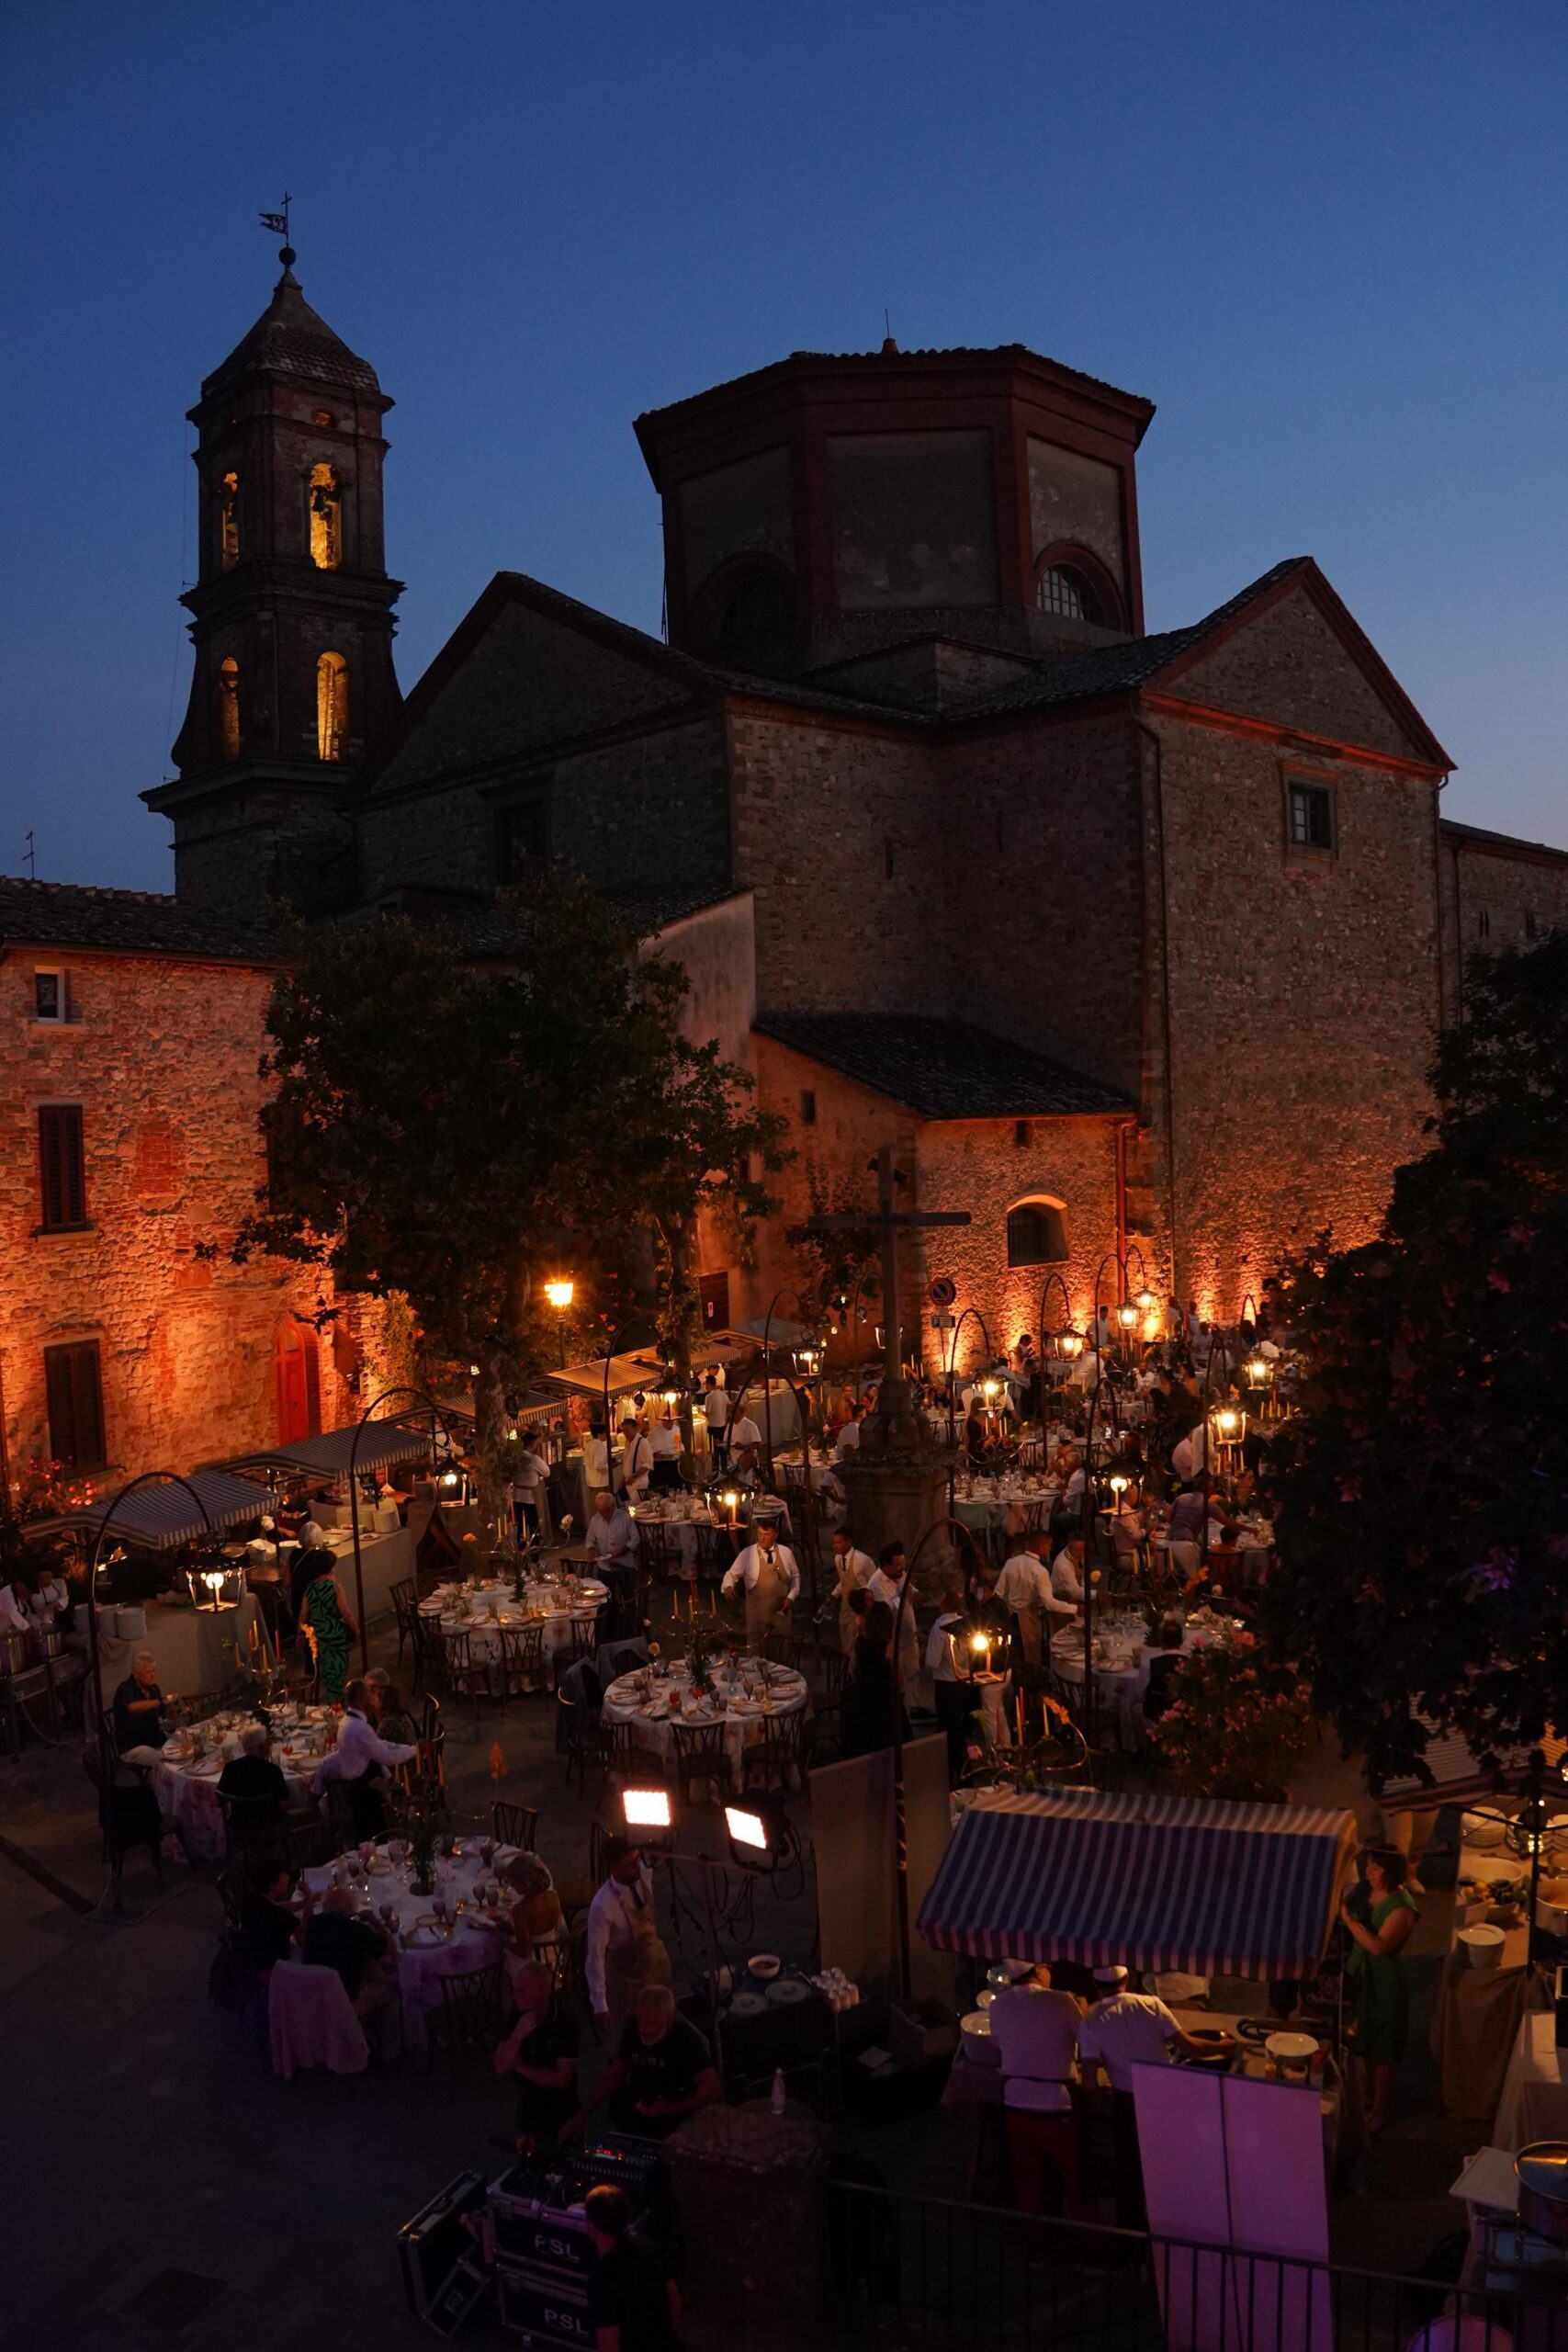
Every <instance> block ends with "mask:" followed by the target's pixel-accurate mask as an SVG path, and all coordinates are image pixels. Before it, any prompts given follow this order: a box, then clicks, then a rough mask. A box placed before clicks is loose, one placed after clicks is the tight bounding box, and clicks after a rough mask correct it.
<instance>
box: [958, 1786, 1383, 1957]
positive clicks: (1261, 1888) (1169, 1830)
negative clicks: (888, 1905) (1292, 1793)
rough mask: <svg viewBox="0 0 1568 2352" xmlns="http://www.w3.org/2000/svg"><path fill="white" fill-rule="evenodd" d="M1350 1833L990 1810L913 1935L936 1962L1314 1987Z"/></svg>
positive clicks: (1036, 1800)
mask: <svg viewBox="0 0 1568 2352" xmlns="http://www.w3.org/2000/svg"><path fill="white" fill-rule="evenodd" d="M1355 1826H1356V1825H1355V1820H1354V1816H1353V1815H1350V1814H1348V1813H1333V1812H1325V1811H1318V1810H1315V1809H1314V1808H1311V1807H1308V1806H1304V1805H1275V1804H1220V1803H1217V1802H1209V1801H1206V1800H1200V1799H1194V1798H1189V1797H1156V1796H1151V1797H1139V1796H1127V1797H1118V1796H1106V1795H1103V1794H1101V1793H1100V1791H1098V1790H1095V1789H1065V1790H1062V1791H1060V1792H1056V1793H1054V1794H1052V1795H1050V1796H1001V1797H986V1798H984V1799H982V1800H981V1802H980V1803H979V1804H976V1805H974V1806H973V1807H972V1808H971V1809H970V1811H969V1812H967V1813H965V1814H964V1815H963V1816H962V1818H961V1819H960V1821H959V1824H958V1826H957V1828H956V1829H955V1830H954V1832H953V1838H952V1839H951V1840H950V1842H949V1845H948V1848H947V1851H946V1853H945V1854H944V1855H943V1856H942V1861H941V1862H940V1864H939V1865H938V1867H937V1871H936V1875H935V1877H934V1878H933V1879H932V1881H931V1886H930V1888H929V1890H928V1891H927V1894H926V1899H925V1901H924V1903H923V1904H922V1905H921V1906H920V1916H919V1930H920V1933H921V1934H922V1935H923V1936H924V1938H925V1939H926V1941H927V1943H928V1944H931V1945H932V1946H933V1947H934V1948H935V1949H936V1950H937V1951H964V1952H972V1953H975V1954H976V1955H977V1956H979V1957H981V1958H983V1959H987V1960H1032V1961H1038V1960H1074V1961H1077V1962H1080V1963H1082V1964H1083V1965H1085V1966H1088V1967H1092V1968H1104V1967H1109V1966H1110V1965H1111V1963H1112V1962H1122V1964H1123V1965H1125V1966H1126V1967H1128V1968H1137V1969H1143V1970H1156V1969H1180V1970H1183V1971H1185V1972H1187V1973H1190V1974H1191V1975H1195V1976H1257V1977H1263V1978H1265V1979H1271V1978H1278V1977H1282V1976H1309V1975H1311V1973H1313V1971H1314V1969H1315V1967H1316V1966H1317V1963H1318V1962H1319V1960H1320V1959H1321V1958H1322V1956H1323V1951H1324V1946H1325V1943H1326V1942H1327V1940H1328V1933H1329V1929H1330V1928H1331V1927H1332V1926H1333V1923H1334V1913H1335V1906H1336V1903H1337V1894H1338V1887H1339V1882H1340V1877H1341V1873H1342V1871H1343V1868H1344V1864H1345V1861H1346V1859H1347V1858H1348V1853H1349V1850H1350V1847H1351V1843H1352V1840H1353V1839H1354V1837H1355Z"/></svg>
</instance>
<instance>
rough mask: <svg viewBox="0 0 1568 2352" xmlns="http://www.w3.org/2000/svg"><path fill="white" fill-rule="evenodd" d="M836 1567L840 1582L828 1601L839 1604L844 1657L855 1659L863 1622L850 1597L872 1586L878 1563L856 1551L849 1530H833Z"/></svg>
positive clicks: (840, 1638) (836, 1584)
mask: <svg viewBox="0 0 1568 2352" xmlns="http://www.w3.org/2000/svg"><path fill="white" fill-rule="evenodd" d="M833 1566H834V1567H835V1568H836V1569H837V1570H838V1578H837V1581H836V1582H835V1584H834V1586H833V1589H832V1592H831V1594H830V1595H829V1598H830V1599H831V1600H836V1601H837V1602H838V1604H839V1647H840V1649H841V1650H842V1651H843V1653H844V1656H845V1657H851V1656H852V1654H853V1651H854V1645H855V1636H856V1634H858V1633H859V1632H860V1620H859V1619H858V1618H857V1617H856V1615H855V1613H854V1611H853V1610H852V1608H851V1607H850V1595H851V1593H852V1592H859V1591H861V1590H863V1589H864V1587H866V1586H867V1585H869V1584H870V1583H871V1582H872V1581H873V1579H874V1577H875V1575H876V1562H875V1561H874V1559H873V1558H872V1556H871V1554H870V1553H869V1552H862V1551H860V1550H858V1549H857V1548H856V1545H855V1539H854V1537H853V1536H852V1534H851V1532H850V1531H849V1529H848V1528H847V1527H835V1528H834V1530H833Z"/></svg>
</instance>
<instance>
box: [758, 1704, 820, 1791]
mask: <svg viewBox="0 0 1568 2352" xmlns="http://www.w3.org/2000/svg"><path fill="white" fill-rule="evenodd" d="M810 1752H811V1718H810V1716H809V1715H808V1714H807V1713H806V1711H805V1710H804V1709H802V1711H801V1712H800V1713H798V1714H795V1715H786V1716H785V1717H784V1721H783V1722H782V1723H781V1724H778V1725H777V1727H776V1728H775V1729H774V1730H773V1731H771V1732H770V1733H769V1734H768V1735H767V1736H766V1737H765V1738H763V1739H759V1740H754V1741H753V1742H752V1743H751V1745H750V1747H744V1748H742V1749H741V1751H740V1786H741V1789H742V1790H743V1791H744V1790H746V1789H788V1788H793V1787H795V1785H796V1783H797V1782H798V1783H799V1784H800V1785H801V1786H803V1787H804V1785H805V1781H806V1767H807V1758H808V1756H809V1754H810Z"/></svg>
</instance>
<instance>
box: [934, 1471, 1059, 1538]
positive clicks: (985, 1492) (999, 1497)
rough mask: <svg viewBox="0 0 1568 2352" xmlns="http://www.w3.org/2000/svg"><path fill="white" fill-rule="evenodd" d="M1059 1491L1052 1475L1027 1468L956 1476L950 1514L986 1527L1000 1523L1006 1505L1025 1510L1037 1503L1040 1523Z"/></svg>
mask: <svg viewBox="0 0 1568 2352" xmlns="http://www.w3.org/2000/svg"><path fill="white" fill-rule="evenodd" d="M1060 1492H1061V1487H1060V1485H1059V1484H1058V1482H1057V1481H1056V1480H1055V1478H1048V1477H1046V1476H1044V1475H1043V1473H1040V1472H1035V1471H1027V1472H1025V1473H1024V1474H1023V1475H1022V1476H1019V1475H1017V1474H1010V1475H1006V1476H998V1477H994V1478H987V1477H978V1476H976V1477H968V1476H960V1477H958V1478H956V1479H954V1481H953V1517H954V1518H955V1519H956V1520H958V1521H960V1523H961V1524H962V1525H964V1527H973V1528H977V1529H981V1530H988V1529H990V1528H996V1527H1001V1526H1003V1525H1004V1524H1005V1523H1006V1520H1007V1515H1008V1512H1009V1510H1010V1509H1012V1508H1015V1507H1016V1508H1017V1509H1018V1510H1021V1511H1023V1512H1025V1513H1028V1512H1029V1511H1030V1509H1031V1506H1032V1505H1040V1506H1042V1510H1041V1512H1040V1523H1041V1525H1042V1526H1043V1525H1044V1523H1045V1521H1046V1520H1048V1519H1049V1517H1050V1514H1051V1508H1052V1505H1053V1504H1054V1503H1055V1500H1056V1498H1057V1496H1058V1495H1059V1494H1060Z"/></svg>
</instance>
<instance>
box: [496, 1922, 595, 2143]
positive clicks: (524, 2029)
mask: <svg viewBox="0 0 1568 2352" xmlns="http://www.w3.org/2000/svg"><path fill="white" fill-rule="evenodd" d="M512 1997H513V2000H514V2001H515V2002H516V2004H517V2022H516V2024H515V2025H514V2026H513V2029H512V2031H511V2032H510V2033H509V2034H508V2035H507V2037H506V2039H505V2041H503V2042H502V2044H501V2045H500V2047H499V2048H498V2050H497V2051H496V2053H495V2071H496V2073H497V2074H498V2075H500V2077H501V2079H502V2082H507V2081H509V2080H510V2081H512V2082H514V2083H515V2084H516V2086H517V2114H516V2125H515V2128H516V2132H517V2137H518V2139H519V2141H523V2140H543V2141H547V2142H550V2143H554V2142H556V2141H558V2139H559V2138H560V2136H561V2133H562V2131H563V2130H564V2128H565V2127H566V2125H567V2124H569V2123H570V2120H571V2119H572V2117H573V2116H574V2115H575V2114H576V2112H577V2059H578V2052H579V2051H580V2050H581V2046H582V2030H581V2027H580V2026H579V2024H578V2022H577V2019H576V2018H574V2017H573V2016H572V2014H571V2012H570V2009H569V2008H568V2007H566V2005H565V2003H564V2002H563V2001H560V2000H558V1999H557V1997H556V1991H555V1979H554V1975H553V1973H552V1972H551V1971H550V1970H549V1969H548V1968H543V1967H541V1966H540V1965H539V1963H538V1962H537V1961H532V1960H530V1961H525V1962H524V1964H523V1966H522V1967H521V1968H520V1969H519V1970H518V1971H517V1973H516V1975H515V1976H514V1977H513V1980H512Z"/></svg>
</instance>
